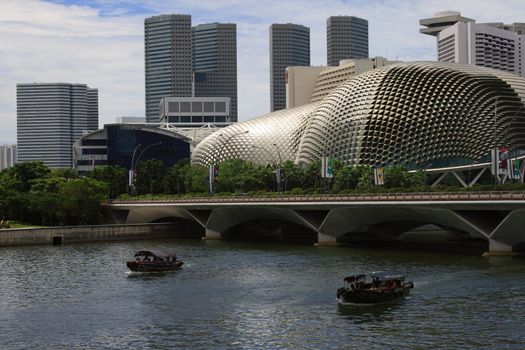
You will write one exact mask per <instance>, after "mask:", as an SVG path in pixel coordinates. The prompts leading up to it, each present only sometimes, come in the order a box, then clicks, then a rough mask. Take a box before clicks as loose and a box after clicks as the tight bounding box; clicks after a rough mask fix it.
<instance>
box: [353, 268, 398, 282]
mask: <svg viewBox="0 0 525 350" xmlns="http://www.w3.org/2000/svg"><path fill="white" fill-rule="evenodd" d="M367 277H368V278H372V279H375V278H378V279H379V280H381V281H388V280H401V281H402V280H404V279H405V276H403V275H399V274H394V273H387V272H382V271H380V272H371V273H364V274H359V275H352V276H347V277H345V279H344V281H345V282H353V281H357V280H360V279H365V278H367Z"/></svg>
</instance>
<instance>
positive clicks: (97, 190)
mask: <svg viewBox="0 0 525 350" xmlns="http://www.w3.org/2000/svg"><path fill="white" fill-rule="evenodd" d="M106 193H107V185H106V184H105V183H103V182H100V181H97V180H94V179H91V178H89V177H84V178H77V179H73V180H70V181H65V182H63V183H62V184H61V185H60V190H59V197H60V207H59V209H58V217H59V219H60V221H61V224H64V225H89V224H90V225H96V224H99V223H100V217H101V214H102V212H101V205H100V202H101V201H102V200H103V199H104V198H105V194H106Z"/></svg>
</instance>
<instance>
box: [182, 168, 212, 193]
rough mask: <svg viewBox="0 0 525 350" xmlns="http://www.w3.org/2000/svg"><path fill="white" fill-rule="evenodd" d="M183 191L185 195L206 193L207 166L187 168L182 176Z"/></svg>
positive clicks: (207, 180)
mask: <svg viewBox="0 0 525 350" xmlns="http://www.w3.org/2000/svg"><path fill="white" fill-rule="evenodd" d="M184 189H185V192H186V193H208V192H209V168H208V167H207V166H192V167H189V168H188V169H187V170H186V171H185V174H184Z"/></svg>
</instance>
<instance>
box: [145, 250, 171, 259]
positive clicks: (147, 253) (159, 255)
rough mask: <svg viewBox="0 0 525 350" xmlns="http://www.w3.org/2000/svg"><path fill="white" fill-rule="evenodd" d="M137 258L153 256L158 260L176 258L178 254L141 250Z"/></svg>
mask: <svg viewBox="0 0 525 350" xmlns="http://www.w3.org/2000/svg"><path fill="white" fill-rule="evenodd" d="M135 256H153V257H157V258H176V257H177V254H175V252H172V251H166V250H162V249H149V250H141V251H139V252H137V253H135Z"/></svg>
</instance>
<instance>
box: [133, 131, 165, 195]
mask: <svg viewBox="0 0 525 350" xmlns="http://www.w3.org/2000/svg"><path fill="white" fill-rule="evenodd" d="M161 143H162V141H159V142H155V143H152V144H151V145H147V146H146V147H144V149H143V150H142V151H140V153H139V155H138V157H137V160H136V161H134V158H135V152H136V151H137V149H138V148H139V147H140V146H141V145H140V144H139V145H137V147H135V150H134V151H133V158H131V172H132V174H133V179H132V180H133V181H130V182H131V184H130V186H131V195H135V168H136V166H137V164H138V163H139V161H140V158H141V157H142V155H143V154H144V152H146V151H147V150H148V149H149V148H151V147H154V146H158V145H160V144H161Z"/></svg>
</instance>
